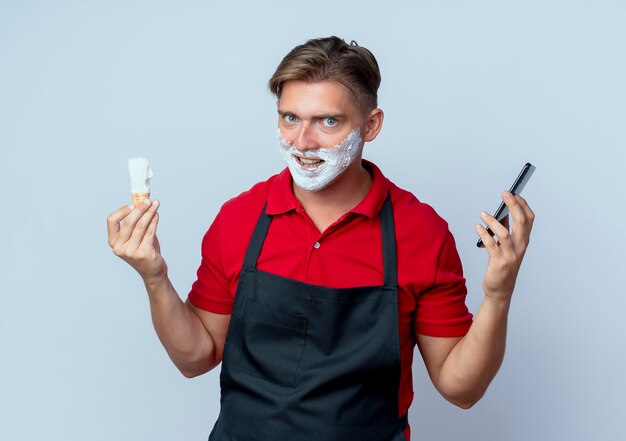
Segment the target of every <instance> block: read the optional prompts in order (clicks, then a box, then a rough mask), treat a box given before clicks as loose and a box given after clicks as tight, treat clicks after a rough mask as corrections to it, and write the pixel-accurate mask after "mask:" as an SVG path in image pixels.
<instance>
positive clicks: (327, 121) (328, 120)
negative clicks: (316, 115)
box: [323, 117, 337, 127]
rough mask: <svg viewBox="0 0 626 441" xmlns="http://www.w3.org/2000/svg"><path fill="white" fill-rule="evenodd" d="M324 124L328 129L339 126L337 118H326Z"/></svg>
mask: <svg viewBox="0 0 626 441" xmlns="http://www.w3.org/2000/svg"><path fill="white" fill-rule="evenodd" d="M323 123H324V125H325V126H326V127H335V126H336V125H337V120H336V119H335V118H331V117H328V118H324V120H323Z"/></svg>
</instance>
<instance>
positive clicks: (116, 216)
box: [107, 205, 134, 247]
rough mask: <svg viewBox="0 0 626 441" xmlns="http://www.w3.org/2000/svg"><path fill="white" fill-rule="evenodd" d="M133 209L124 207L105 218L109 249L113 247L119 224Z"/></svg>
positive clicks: (130, 206) (129, 206)
mask: <svg viewBox="0 0 626 441" xmlns="http://www.w3.org/2000/svg"><path fill="white" fill-rule="evenodd" d="M133 208H134V207H133V206H132V205H124V206H123V207H120V208H119V209H118V210H116V211H114V212H113V213H111V214H109V215H108V216H107V234H108V239H109V246H110V247H113V245H114V244H115V239H116V238H117V233H118V232H119V231H120V222H121V221H122V219H124V218H125V217H126V216H128V213H130V212H131V211H132V209H133Z"/></svg>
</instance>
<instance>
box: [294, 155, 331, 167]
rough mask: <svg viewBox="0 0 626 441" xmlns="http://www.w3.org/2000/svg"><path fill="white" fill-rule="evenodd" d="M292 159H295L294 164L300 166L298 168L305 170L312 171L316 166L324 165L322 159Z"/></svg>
mask: <svg viewBox="0 0 626 441" xmlns="http://www.w3.org/2000/svg"><path fill="white" fill-rule="evenodd" d="M294 158H296V162H297V163H298V164H299V165H300V167H302V168H305V169H312V168H317V167H318V166H320V165H322V164H323V163H324V160H323V159H319V158H316V159H313V158H302V157H300V156H295V155H294Z"/></svg>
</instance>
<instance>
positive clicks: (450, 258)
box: [415, 231, 472, 337]
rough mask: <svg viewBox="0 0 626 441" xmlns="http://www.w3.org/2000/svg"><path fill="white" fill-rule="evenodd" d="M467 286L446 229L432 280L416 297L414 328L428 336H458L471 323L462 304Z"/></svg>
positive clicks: (454, 246)
mask: <svg viewBox="0 0 626 441" xmlns="http://www.w3.org/2000/svg"><path fill="white" fill-rule="evenodd" d="M466 296H467V287H466V286H465V278H464V277H463V267H462V265H461V259H460V258H459V254H458V252H457V249H456V244H455V242H454V238H453V237H452V233H450V231H447V233H446V236H445V238H444V240H443V242H442V245H441V248H440V250H439V254H438V256H437V267H436V270H435V277H434V281H433V284H432V285H431V286H430V287H429V288H428V289H427V290H426V291H424V292H422V293H420V294H419V295H418V297H417V311H416V315H415V332H416V333H418V334H424V335H429V336H431V337H460V336H463V335H465V334H466V333H467V331H468V330H469V328H470V326H471V324H472V314H470V312H469V311H468V309H467V306H466V305H465V297H466Z"/></svg>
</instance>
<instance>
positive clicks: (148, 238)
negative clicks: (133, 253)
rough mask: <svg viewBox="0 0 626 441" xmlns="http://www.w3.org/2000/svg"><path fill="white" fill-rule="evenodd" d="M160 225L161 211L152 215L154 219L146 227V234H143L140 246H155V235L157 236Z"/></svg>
mask: <svg viewBox="0 0 626 441" xmlns="http://www.w3.org/2000/svg"><path fill="white" fill-rule="evenodd" d="M158 225H159V213H154V216H152V220H151V221H150V224H149V225H148V228H146V234H144V235H143V239H142V240H141V244H140V245H139V247H140V248H146V247H153V246H154V237H155V236H156V231H157V226H158Z"/></svg>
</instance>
